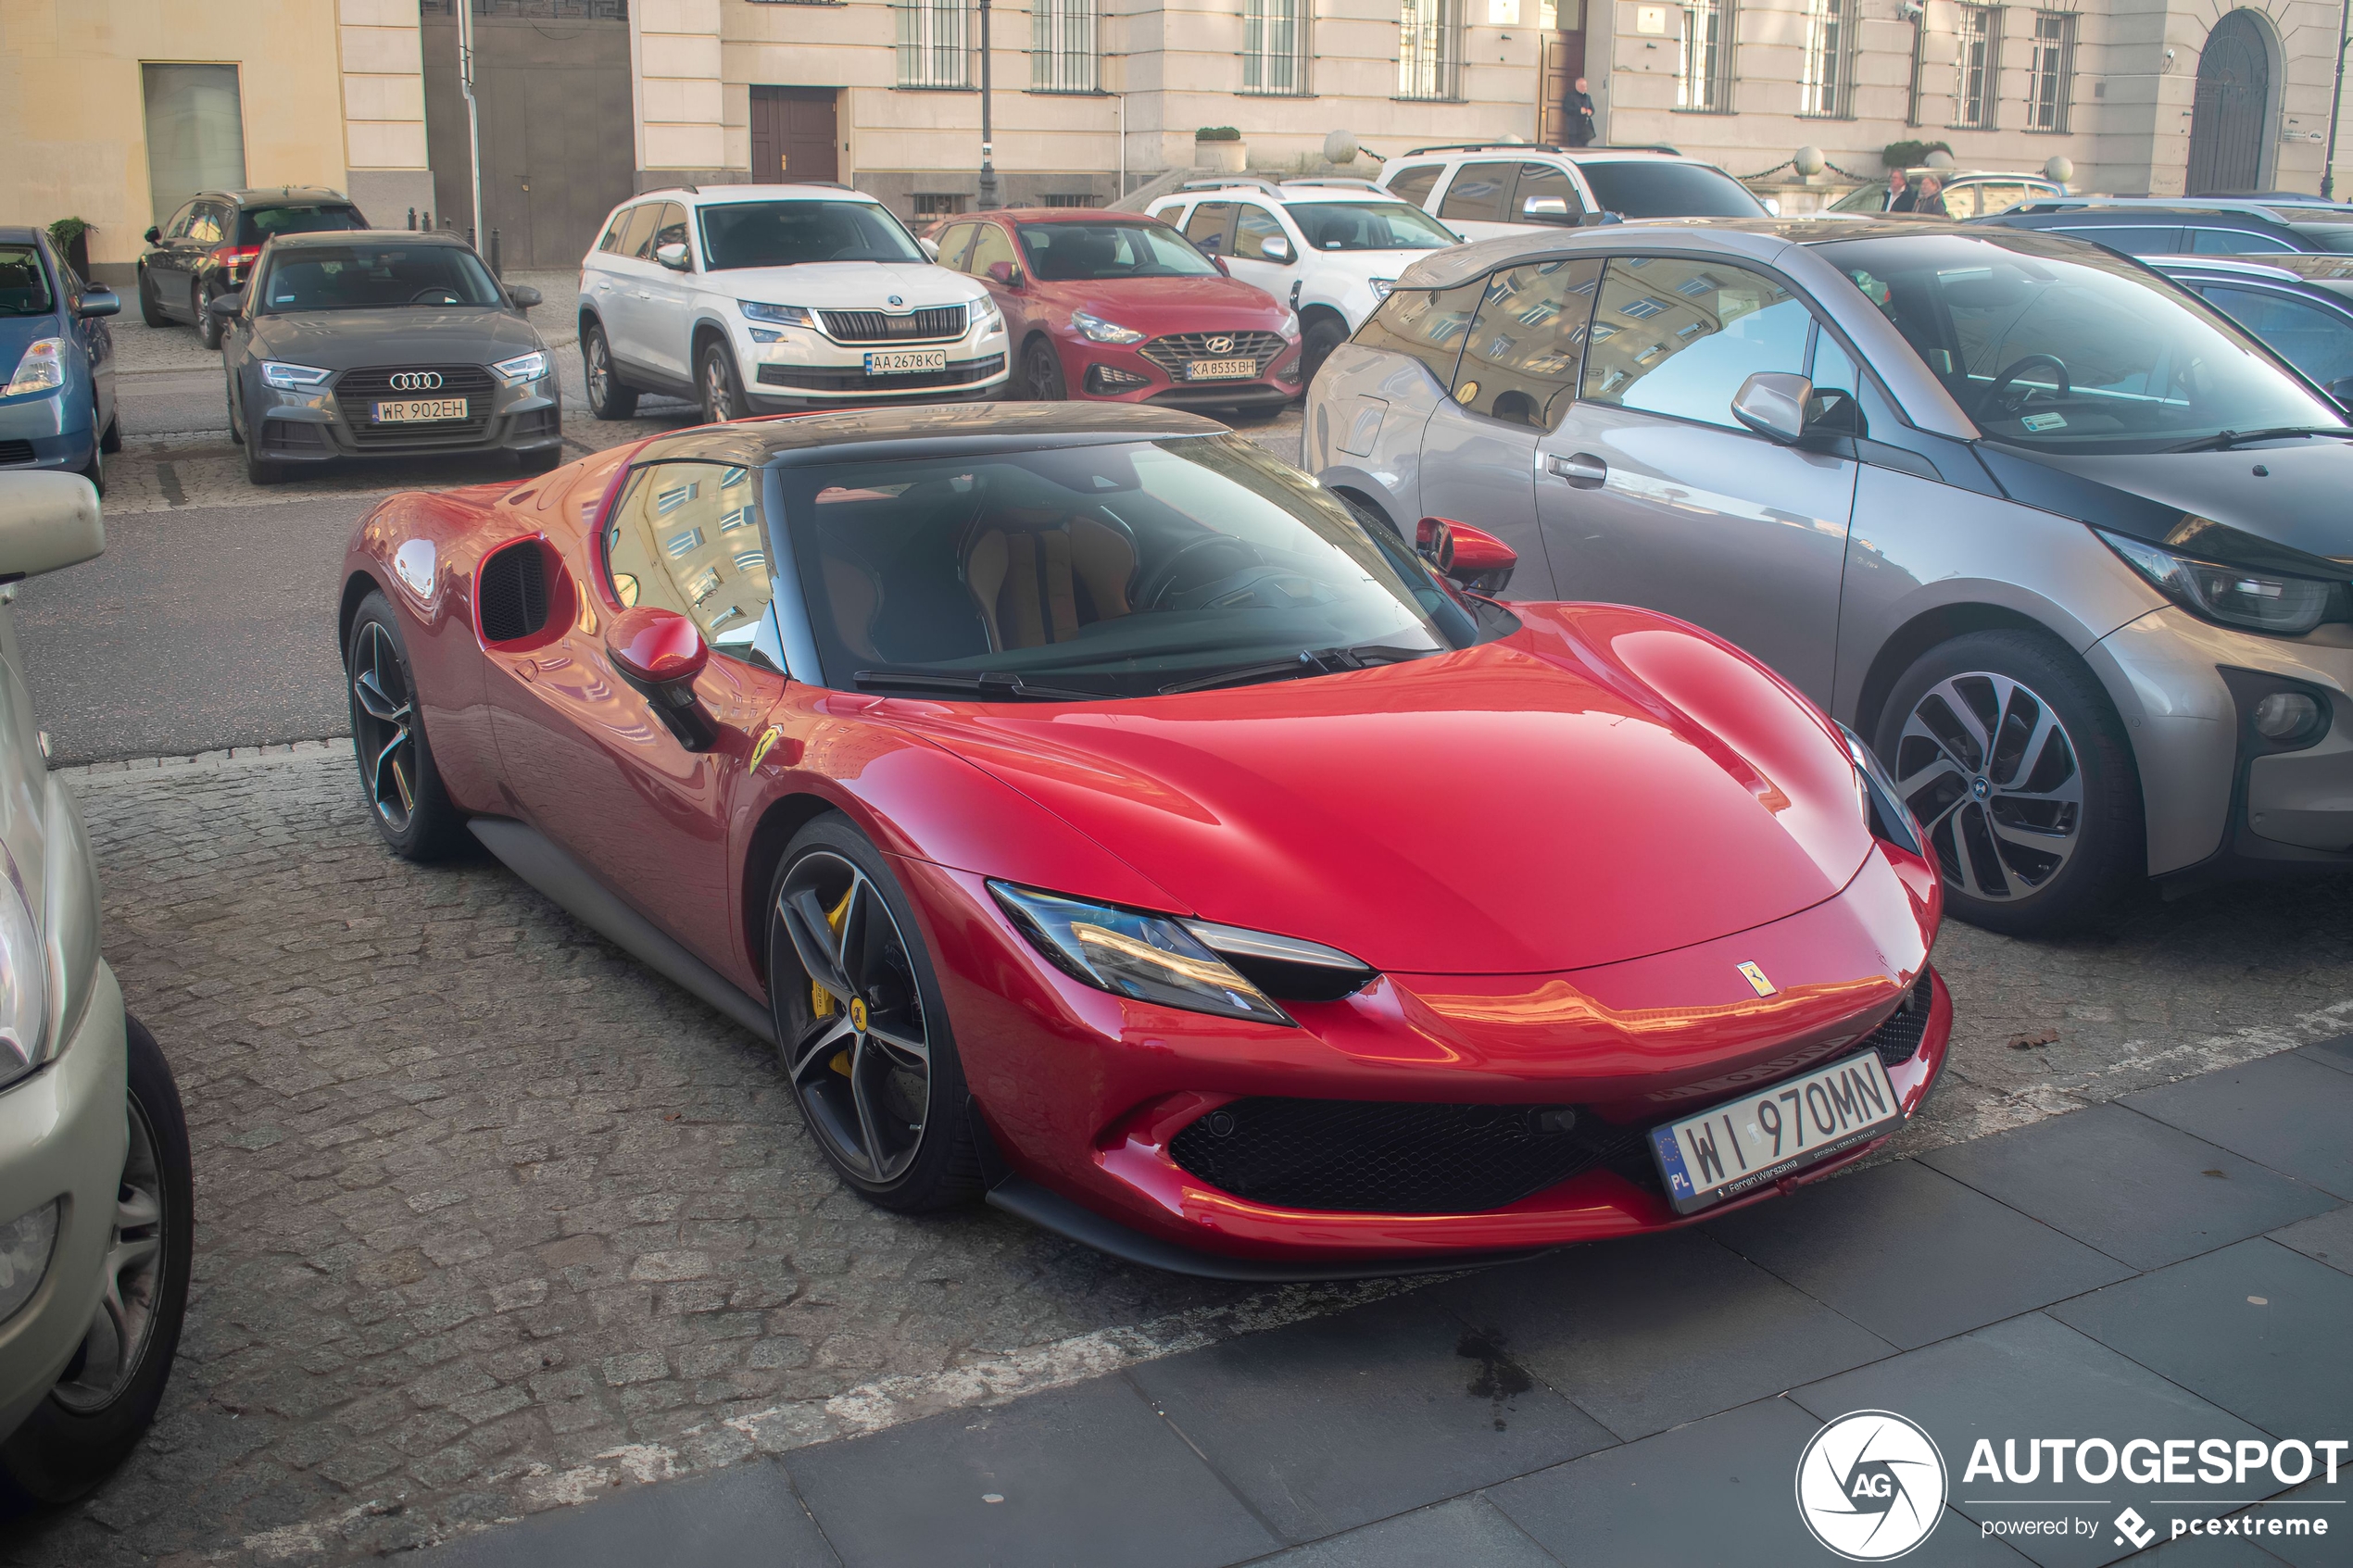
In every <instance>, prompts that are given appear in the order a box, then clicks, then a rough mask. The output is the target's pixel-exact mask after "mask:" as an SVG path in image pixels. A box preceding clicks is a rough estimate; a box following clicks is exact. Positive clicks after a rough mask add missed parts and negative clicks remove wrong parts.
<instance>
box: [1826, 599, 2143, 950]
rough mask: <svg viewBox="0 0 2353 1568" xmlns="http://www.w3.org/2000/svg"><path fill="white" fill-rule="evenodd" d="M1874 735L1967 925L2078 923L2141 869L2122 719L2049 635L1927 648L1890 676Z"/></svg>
mask: <svg viewBox="0 0 2353 1568" xmlns="http://www.w3.org/2000/svg"><path fill="white" fill-rule="evenodd" d="M1873 738H1874V742H1875V745H1876V747H1877V750H1878V752H1879V755H1880V757H1881V760H1883V761H1885V762H1886V763H1887V765H1888V767H1889V770H1890V771H1893V772H1894V775H1895V778H1896V781H1897V784H1898V787H1899V789H1900V791H1901V793H1902V794H1903V796H1904V798H1905V801H1906V804H1907V805H1909V806H1910V807H1911V809H1912V812H1913V814H1914V815H1915V816H1917V817H1918V818H1919V820H1920V822H1921V824H1922V825H1923V826H1924V827H1926V828H1927V830H1928V836H1929V842H1930V845H1931V850H1932V853H1933V854H1934V856H1935V858H1936V860H1937V863H1938V865H1939V867H1940V868H1941V869H1942V870H1943V872H1944V897H1945V907H1946V908H1947V909H1949V910H1951V912H1952V913H1953V914H1955V915H1957V916H1958V917H1959V918H1960V919H1962V920H1965V921H1968V922H1969V923H1970V924H1971V925H1977V926H1982V927H1984V928H1985V929H1987V930H1989V931H1999V932H2006V933H2008V934H2011V935H2021V936H2023V935H2053V934H2056V933H2059V932H2064V931H2070V930H2073V929H2077V928H2080V927H2082V926H2083V925H2086V924H2089V923H2091V922H2094V921H2095V920H2096V919H2097V918H2098V917H2100V916H2101V915H2103V914H2105V913H2106V912H2107V911H2108V909H2109V908H2110V907H2111V906H2112V905H2113V904H2114V903H2115V902H2116V901H2117V899H2118V898H2120V897H2121V896H2122V895H2123V894H2124V892H2125V891H2126V890H2127V889H2128V888H2130V887H2131V886H2132V885H2133V884H2135V883H2137V882H2139V881H2140V880H2142V879H2143V878H2144V877H2145V876H2146V874H2147V871H2148V850H2147V837H2146V834H2145V829H2144V827H2143V819H2142V811H2141V780H2140V772H2139V770H2138V769H2137V768H2136V767H2135V766H2134V764H2133V750H2132V746H2131V744H2130V742H2129V741H2127V739H2126V738H2125V734H2124V727H2123V725H2122V723H2121V722H2120V721H2118V719H2117V716H2116V709H2115V708H2114V706H2113V705H2112V704H2110V703H2109V701H2108V694H2107V693H2106V692H2104V691H2103V690H2101V689H2100V684H2099V682H2098V681H2097V680H2095V678H2094V677H2093V675H2092V672H2091V671H2089V670H2086V669H2085V668H2084V667H2083V665H2082V662H2081V661H2080V660H2078V659H2076V658H2075V656H2074V655H2073V654H2072V653H2071V652H2070V651H2069V650H2068V648H2067V647H2066V646H2065V645H2064V644H2061V643H2059V642H2057V640H2056V639H2054V638H2052V637H2050V636H2048V635H2047V634H2045V633H2039V632H2027V631H2009V630H2005V631H1994V632H1972V633H1968V634H1967V635H1965V636H1959V637H1956V638H1954V639H1952V640H1951V641H1950V642H1947V643H1944V644H1940V645H1939V646H1936V647H1933V648H1931V649H1930V650H1929V651H1928V652H1927V653H1926V654H1924V655H1922V656H1921V657H1920V658H1919V659H1918V660H1917V661H1915V662H1914V664H1913V665H1912V667H1911V668H1910V669H1909V670H1907V671H1905V672H1904V675H1903V678H1902V679H1900V680H1898V681H1897V682H1896V683H1895V688H1894V691H1893V692H1892V693H1891V694H1890V695H1889V698H1888V703H1887V707H1886V708H1885V709H1884V710H1882V712H1881V715H1880V721H1879V733H1878V734H1877V735H1875V736H1874V737H1873Z"/></svg>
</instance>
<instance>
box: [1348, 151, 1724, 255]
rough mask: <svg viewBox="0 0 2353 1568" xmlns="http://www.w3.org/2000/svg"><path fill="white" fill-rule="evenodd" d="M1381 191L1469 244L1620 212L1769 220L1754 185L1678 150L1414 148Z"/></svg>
mask: <svg viewBox="0 0 2353 1568" xmlns="http://www.w3.org/2000/svg"><path fill="white" fill-rule="evenodd" d="M1378 188H1379V189H1380V190H1381V191H1383V192H1385V193H1387V194H1390V195H1393V196H1403V198H1404V199H1405V200H1407V201H1409V202H1412V203H1414V204H1415V205H1416V206H1417V207H1422V208H1424V209H1425V210H1427V211H1428V212H1431V213H1434V214H1436V215H1437V216H1438V218H1439V219H1440V220H1441V221H1442V222H1444V223H1445V224H1446V226H1447V227H1449V228H1451V229H1453V230H1454V231H1456V232H1459V233H1460V234H1461V235H1462V236H1463V238H1465V239H1466V240H1485V239H1492V238H1493V237H1494V236H1495V235H1497V234H1514V233H1524V232H1527V231H1528V230H1530V229H1547V228H1577V227H1579V226H1581V225H1584V224H1588V223H1599V222H1606V221H1608V219H1607V218H1605V217H1604V214H1615V215H1616V216H1617V217H1618V218H1763V217H1766V216H1768V208H1767V207H1766V206H1765V204H1764V203H1763V202H1760V201H1758V200H1757V199H1756V198H1755V196H1754V195H1751V194H1749V190H1748V187H1747V186H1745V185H1743V184H1742V183H1741V182H1739V181H1737V180H1735V179H1733V178H1732V177H1731V176H1730V175H1729V174H1727V173H1725V172H1724V171H1723V170H1722V169H1718V168H1717V167H1716V166H1715V165H1714V164H1712V163H1703V162H1701V161H1700V160H1699V159H1698V158H1695V157H1684V156H1683V155H1682V154H1680V153H1679V152H1676V151H1675V150H1674V149H1673V148H1671V147H1577V148H1564V147H1545V146H1535V145H1531V144H1528V143H1524V142H1485V143H1473V144H1468V145H1464V146H1452V147H1416V148H1415V149H1414V150H1413V151H1412V152H1410V153H1406V154H1404V155H1403V156H1402V157H1393V158H1390V160H1389V163H1388V165H1387V166H1386V167H1384V168H1383V169H1381V171H1380V184H1379V187H1378Z"/></svg>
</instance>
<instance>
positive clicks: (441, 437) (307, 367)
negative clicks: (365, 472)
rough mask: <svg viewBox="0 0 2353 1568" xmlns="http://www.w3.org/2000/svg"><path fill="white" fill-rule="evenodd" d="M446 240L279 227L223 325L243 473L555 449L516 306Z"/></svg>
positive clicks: (538, 461) (535, 461)
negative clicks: (281, 231)
mask: <svg viewBox="0 0 2353 1568" xmlns="http://www.w3.org/2000/svg"><path fill="white" fill-rule="evenodd" d="M538 303H539V291H538V290H536V289H533V288H525V287H522V286H514V287H508V286H505V285H502V284H501V283H500V282H498V281H497V279H496V278H493V277H492V276H491V275H490V270H489V269H488V268H487V267H484V265H483V264H482V259H481V258H480V257H477V256H476V255H475V254H474V252H473V249H472V246H470V245H466V244H465V243H464V242H463V241H462V240H459V239H458V238H457V237H456V236H454V235H447V234H434V233H405V232H397V231H392V232H367V231H357V232H339V233H309V234H281V235H279V236H277V237H276V238H274V239H272V240H271V242H270V243H269V244H268V245H266V246H264V247H263V249H262V252H261V256H260V257H259V259H258V260H257V261H256V262H255V263H254V271H253V277H252V280H251V281H250V282H247V283H246V285H245V291H244V292H243V293H242V294H234V295H221V296H220V298H218V299H215V300H214V301H213V302H212V303H211V304H210V305H208V306H207V307H206V308H207V310H208V312H210V313H212V314H213V315H215V316H216V317H218V318H219V319H220V320H221V322H222V327H223V331H222V335H221V343H220V353H221V358H222V360H223V361H224V363H225V364H226V366H227V369H228V374H229V431H230V434H231V435H232V436H233V438H234V439H235V440H236V441H238V442H239V443H241V444H242V445H244V447H245V473H246V475H247V477H249V478H250V479H252V481H253V482H254V483H256V484H273V483H277V482H278V481H279V480H281V479H283V478H284V477H285V475H286V470H288V468H289V467H291V466H294V465H297V464H308V463H324V462H330V461H332V460H333V459H334V458H359V457H369V458H373V457H407V456H412V455H413V456H423V455H427V454H434V455H438V454H442V453H449V452H496V451H510V452H512V453H514V454H515V455H516V457H517V458H518V459H519V460H520V461H521V462H522V466H523V467H524V468H525V469H527V470H540V469H548V468H553V467H554V466H555V465H556V464H557V462H558V461H560V458H562V451H561V449H560V444H561V442H562V440H563V431H562V427H561V423H560V419H561V408H560V403H559V399H558V395H557V388H556V375H555V365H554V363H553V361H552V360H551V358H549V356H548V353H547V344H546V343H545V342H544V341H543V340H542V339H541V338H540V336H539V333H538V332H537V331H536V330H535V329H534V328H533V327H532V325H531V323H530V321H528V320H525V319H524V316H523V312H524V311H526V310H528V309H529V308H530V307H533V306H535V305H536V304H538Z"/></svg>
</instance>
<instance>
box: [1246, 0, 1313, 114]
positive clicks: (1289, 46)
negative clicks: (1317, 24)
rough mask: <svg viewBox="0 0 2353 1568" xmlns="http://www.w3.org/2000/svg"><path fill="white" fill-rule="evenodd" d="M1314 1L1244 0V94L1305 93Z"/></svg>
mask: <svg viewBox="0 0 2353 1568" xmlns="http://www.w3.org/2000/svg"><path fill="white" fill-rule="evenodd" d="M1309 3H1310V0H1244V3H1243V6H1242V91H1243V92H1245V93H1278V94H1305V93H1306V91H1307V22H1308V15H1309V13H1308V6H1309Z"/></svg>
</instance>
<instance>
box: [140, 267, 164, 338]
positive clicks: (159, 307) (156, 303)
mask: <svg viewBox="0 0 2353 1568" xmlns="http://www.w3.org/2000/svg"><path fill="white" fill-rule="evenodd" d="M139 320H142V321H145V322H146V323H147V325H149V326H151V327H168V326H170V325H171V317H170V314H169V313H168V312H167V311H166V310H165V309H164V307H163V301H162V300H160V299H158V298H157V297H156V281H155V280H154V279H153V278H150V277H149V276H147V270H146V269H145V267H142V268H140V269H139Z"/></svg>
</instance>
